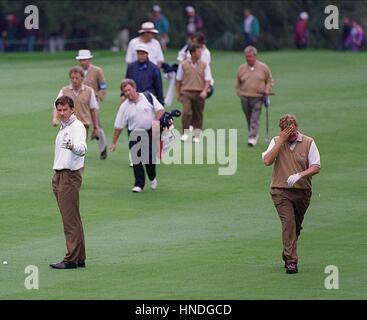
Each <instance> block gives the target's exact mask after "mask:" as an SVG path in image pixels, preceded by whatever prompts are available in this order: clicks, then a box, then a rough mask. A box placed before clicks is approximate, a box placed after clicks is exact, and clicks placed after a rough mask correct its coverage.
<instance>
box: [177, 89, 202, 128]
mask: <svg viewBox="0 0 367 320" xmlns="http://www.w3.org/2000/svg"><path fill="white" fill-rule="evenodd" d="M180 101H181V102H182V104H183V108H182V115H181V121H182V130H185V129H188V128H189V126H190V125H192V126H193V127H194V129H202V128H203V112H204V106H205V99H203V98H201V97H200V91H183V92H182V94H181V99H180Z"/></svg>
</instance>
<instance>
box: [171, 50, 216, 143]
mask: <svg viewBox="0 0 367 320" xmlns="http://www.w3.org/2000/svg"><path fill="white" fill-rule="evenodd" d="M189 51H190V54H191V58H189V59H186V60H184V61H183V62H182V63H181V64H180V65H179V67H178V70H177V76H176V98H177V100H178V101H181V102H182V104H183V109H182V117H181V120H182V130H183V135H182V136H181V140H182V141H186V140H187V139H188V138H189V135H188V132H189V126H190V125H191V124H192V126H193V129H194V138H193V141H194V142H195V143H199V142H200V130H201V129H202V128H203V112H204V106H205V98H206V97H207V95H208V89H209V86H210V81H211V79H212V75H211V71H210V67H209V65H208V64H207V63H206V62H204V61H202V60H201V59H200V57H201V46H199V45H197V44H193V45H191V47H190V49H189ZM196 129H200V130H196Z"/></svg>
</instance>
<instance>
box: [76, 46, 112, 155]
mask: <svg viewBox="0 0 367 320" xmlns="http://www.w3.org/2000/svg"><path fill="white" fill-rule="evenodd" d="M92 58H93V56H92V54H91V52H90V51H89V50H79V52H78V55H77V56H76V57H75V59H76V60H78V61H79V63H80V66H81V67H82V68H83V71H84V75H85V76H84V81H83V83H84V84H85V85H87V86H89V87H91V88H93V90H94V93H95V94H96V99H97V103H98V108H97V109H96V112H97V120H98V127H99V131H98V134H97V136H92V139H94V138H95V139H97V140H98V147H99V152H100V159H101V160H105V159H106V158H107V139H106V135H105V133H104V130H103V128H102V124H101V115H100V104H101V103H102V101H103V99H104V97H105V96H106V93H107V92H106V90H107V83H106V78H105V76H104V73H103V70H102V68H100V67H97V66H95V65H93V64H92Z"/></svg>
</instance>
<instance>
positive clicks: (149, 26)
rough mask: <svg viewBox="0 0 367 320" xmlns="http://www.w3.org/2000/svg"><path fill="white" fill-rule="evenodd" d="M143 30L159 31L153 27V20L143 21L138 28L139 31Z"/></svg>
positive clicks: (142, 31)
mask: <svg viewBox="0 0 367 320" xmlns="http://www.w3.org/2000/svg"><path fill="white" fill-rule="evenodd" d="M144 32H152V33H159V32H158V30H157V29H155V28H154V23H153V22H144V23H143V24H142V25H141V29H140V30H139V33H144Z"/></svg>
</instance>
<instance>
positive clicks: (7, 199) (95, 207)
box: [0, 51, 367, 299]
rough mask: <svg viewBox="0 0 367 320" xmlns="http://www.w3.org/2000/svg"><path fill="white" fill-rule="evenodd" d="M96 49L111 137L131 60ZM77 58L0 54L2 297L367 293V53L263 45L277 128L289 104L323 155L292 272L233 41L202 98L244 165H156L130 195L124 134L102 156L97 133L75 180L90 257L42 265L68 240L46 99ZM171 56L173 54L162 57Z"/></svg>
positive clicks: (211, 121) (216, 60)
mask: <svg viewBox="0 0 367 320" xmlns="http://www.w3.org/2000/svg"><path fill="white" fill-rule="evenodd" d="M94 55H95V63H96V64H97V65H100V66H102V67H103V68H104V70H105V74H106V77H107V80H108V85H109V89H108V95H107V97H106V100H105V102H104V103H103V105H102V120H103V124H104V128H105V131H106V133H107V136H108V139H109V141H111V138H112V131H113V122H114V117H115V114H116V109H117V107H118V105H119V102H118V101H119V82H120V80H121V79H122V77H123V75H124V74H125V65H124V63H123V55H122V54H120V53H111V52H103V51H101V52H95V53H94ZM74 56H75V52H67V53H62V54H44V53H34V54H21V53H19V54H2V55H0V68H1V73H2V75H1V77H0V88H1V108H0V123H1V125H0V132H1V137H2V139H3V140H2V143H1V157H0V174H1V179H0V201H1V206H0V210H1V220H0V242H1V249H0V299H366V298H367V290H366V286H365V283H366V281H367V273H366V272H365V271H366V265H367V256H366V248H367V247H366V245H367V242H366V236H365V231H366V208H367V201H366V192H365V190H366V189H365V179H366V177H367V169H366V165H365V159H366V155H367V154H366V153H367V152H366V148H365V145H364V141H365V132H366V129H365V125H366V120H367V117H366V105H367V104H366V102H367V101H366V98H365V97H366V95H365V76H366V72H367V70H366V69H367V68H366V64H365V60H366V57H367V55H366V54H365V53H358V54H347V53H336V52H326V51H304V52H298V51H283V52H270V53H264V54H260V56H259V59H260V60H263V61H265V62H266V63H267V64H268V65H269V66H270V68H271V70H272V73H273V76H274V78H275V87H274V91H275V92H276V96H274V97H272V101H271V107H270V108H271V109H270V133H271V135H272V136H273V135H275V134H276V133H277V120H278V119H279V117H280V115H281V114H283V113H294V114H296V115H297V116H298V118H299V121H300V127H301V130H302V131H303V132H304V133H305V134H308V135H311V136H313V137H314V138H315V140H316V142H317V145H318V147H319V150H320V153H321V161H322V170H321V173H320V174H319V175H318V176H316V177H315V178H314V180H313V183H314V188H313V199H312V202H311V206H310V208H309V210H308V212H307V214H306V217H305V223H304V230H303V234H302V236H301V239H300V241H299V250H298V253H299V257H300V265H299V268H300V273H299V274H297V275H293V276H289V275H286V274H285V273H284V269H283V267H282V261H281V233H280V222H279V219H278V217H277V214H276V211H275V209H274V207H273V205H272V202H271V199H270V196H269V192H268V191H269V180H270V175H271V168H266V167H264V165H263V164H262V162H261V159H260V155H261V152H262V151H263V150H265V149H266V147H267V145H266V144H265V142H264V138H265V112H264V113H263V115H262V119H261V137H260V143H259V145H258V146H256V148H254V149H249V148H248V147H247V145H246V141H247V136H246V130H247V129H246V127H245V118H244V115H243V113H242V111H241V107H240V103H239V99H238V98H237V97H236V96H235V94H234V88H233V86H234V78H235V74H236V70H237V68H238V66H239V64H241V63H243V55H242V54H241V53H235V52H233V53H230V52H213V53H212V56H213V57H212V59H213V63H212V71H213V74H214V78H215V80H216V91H215V94H214V96H213V97H212V98H210V99H209V100H208V101H207V105H206V109H205V127H206V128H235V129H238V168H237V172H236V174H235V175H233V176H219V175H218V174H217V170H218V165H181V166H180V165H172V166H166V165H160V166H159V168H158V180H159V188H158V190H156V192H152V191H151V190H149V188H147V189H146V190H144V192H143V193H142V194H132V192H131V187H132V183H133V175H132V172H131V169H130V168H129V167H128V158H127V148H126V134H125V133H123V134H122V136H121V138H120V142H119V146H118V150H117V151H116V152H115V153H114V154H109V156H108V159H107V160H106V161H104V162H102V161H100V160H99V159H98V150H97V144H96V143H95V142H90V143H89V151H88V155H87V160H86V171H85V174H84V180H83V187H82V191H81V214H82V219H83V223H84V228H85V234H86V245H87V255H88V260H87V264H88V266H87V268H86V269H84V270H83V269H78V270H65V271H62V270H60V271H59V270H52V269H50V268H49V267H48V264H49V263H50V262H54V261H58V260H60V259H61V258H62V257H63V254H64V251H65V242H64V235H63V231H62V223H61V219H60V214H59V212H58V209H57V206H56V202H55V199H54V196H53V194H52V192H51V177H52V162H53V148H54V139H55V136H56V132H57V130H56V129H54V128H53V127H52V126H51V125H50V121H51V113H52V103H53V101H54V98H55V97H56V95H57V93H58V91H59V90H60V88H61V87H62V86H63V85H65V84H67V83H68V70H69V68H70V67H71V66H72V65H73V64H74V63H75V60H74ZM174 57H175V52H170V53H169V54H168V55H167V58H166V60H168V61H171V62H173V61H174ZM174 106H179V104H178V103H175V104H174ZM178 127H179V125H178ZM4 260H6V261H8V264H7V265H3V264H2V261H4ZM31 264H33V265H36V266H38V268H39V271H40V274H39V276H40V288H39V290H26V289H25V287H24V280H25V278H26V276H27V275H26V274H25V273H24V269H25V267H26V266H27V265H31ZM327 265H336V266H338V267H339V276H340V280H339V284H340V289H339V290H326V289H325V288H324V280H325V278H326V276H327V275H326V274H324V268H325V267H326V266H327Z"/></svg>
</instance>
